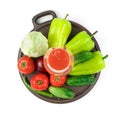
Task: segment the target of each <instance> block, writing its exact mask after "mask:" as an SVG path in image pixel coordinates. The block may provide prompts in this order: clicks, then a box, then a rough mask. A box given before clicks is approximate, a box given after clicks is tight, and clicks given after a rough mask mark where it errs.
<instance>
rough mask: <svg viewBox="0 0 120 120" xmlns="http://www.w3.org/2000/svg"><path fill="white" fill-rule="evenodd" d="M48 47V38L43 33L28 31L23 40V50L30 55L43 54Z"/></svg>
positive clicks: (37, 55)
mask: <svg viewBox="0 0 120 120" xmlns="http://www.w3.org/2000/svg"><path fill="white" fill-rule="evenodd" d="M47 49H48V40H47V38H46V37H45V36H44V35H43V34H42V33H41V32H37V31H32V32H30V33H28V34H27V35H26V36H25V38H24V39H23V41H22V44H21V51H22V52H23V54H24V55H27V56H29V57H35V58H36V57H39V56H43V55H44V53H45V52H46V51H47Z"/></svg>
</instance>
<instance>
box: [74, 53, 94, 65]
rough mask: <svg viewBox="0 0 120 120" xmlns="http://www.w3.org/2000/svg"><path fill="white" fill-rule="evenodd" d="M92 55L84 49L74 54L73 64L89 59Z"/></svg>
mask: <svg viewBox="0 0 120 120" xmlns="http://www.w3.org/2000/svg"><path fill="white" fill-rule="evenodd" d="M92 55H93V54H92V52H89V51H84V52H81V53H78V54H76V55H75V56H74V59H75V65H76V64H78V63H81V62H85V61H87V60H89V59H91V58H92Z"/></svg>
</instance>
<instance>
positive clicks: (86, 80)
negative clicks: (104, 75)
mask: <svg viewBox="0 0 120 120" xmlns="http://www.w3.org/2000/svg"><path fill="white" fill-rule="evenodd" d="M94 83H95V77H94V76H93V75H81V76H75V77H69V78H68V79H67V81H66V84H67V85H70V86H84V85H91V84H94Z"/></svg>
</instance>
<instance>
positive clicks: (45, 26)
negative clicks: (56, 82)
mask: <svg viewBox="0 0 120 120" xmlns="http://www.w3.org/2000/svg"><path fill="white" fill-rule="evenodd" d="M48 15H51V16H52V19H51V20H47V21H45V22H44V23H40V22H39V23H38V19H39V20H40V18H42V17H45V16H48ZM56 17H57V16H56V14H55V12H53V11H51V10H49V11H45V12H42V13H39V14H37V15H36V16H34V17H33V19H32V22H33V26H34V28H33V30H32V31H40V32H42V33H43V35H45V36H46V37H47V36H48V31H49V27H50V23H51V21H52V20H53V19H54V18H56ZM70 22H71V24H72V32H71V34H70V36H69V38H68V41H69V40H70V39H71V38H73V37H74V36H75V35H76V34H77V33H78V32H80V31H83V30H85V31H87V32H88V34H90V35H91V33H90V32H89V31H88V30H87V29H86V28H85V27H83V26H82V25H80V24H78V23H76V22H73V21H70ZM92 39H93V41H94V42H95V48H94V49H93V50H92V51H96V50H99V51H100V48H99V45H98V43H97V41H96V39H95V38H94V37H93V38H92ZM22 55H23V53H22V52H21V50H19V53H18V59H19V58H20V57H21V56H22ZM35 73H38V71H35V72H34V73H32V74H31V75H26V78H27V80H28V83H29V81H30V79H31V77H32V76H33V75H34V74H35ZM99 75H100V73H97V74H95V78H96V82H97V80H98V78H99ZM20 76H21V78H22V77H23V74H21V73H20ZM96 82H95V83H94V84H92V85H88V86H82V87H73V86H72V87H71V86H67V85H64V87H67V88H70V89H73V90H74V91H75V97H74V98H73V99H70V100H69V99H56V98H48V97H44V96H42V95H39V94H36V93H34V92H32V91H30V92H31V93H33V94H34V95H35V96H37V97H38V98H40V99H42V100H45V101H47V102H52V103H69V102H73V101H75V100H78V99H80V98H81V97H83V96H85V95H86V94H87V93H88V92H89V91H90V90H91V89H92V88H93V87H94V85H95V84H96Z"/></svg>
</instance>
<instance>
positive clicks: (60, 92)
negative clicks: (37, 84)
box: [49, 86, 75, 99]
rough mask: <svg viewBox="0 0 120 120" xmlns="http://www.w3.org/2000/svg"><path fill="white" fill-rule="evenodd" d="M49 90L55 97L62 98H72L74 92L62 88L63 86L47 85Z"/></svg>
mask: <svg viewBox="0 0 120 120" xmlns="http://www.w3.org/2000/svg"><path fill="white" fill-rule="evenodd" d="M49 92H50V93H51V94H53V95H54V96H56V97H59V98H63V99H72V98H74V96H75V92H74V91H73V90H71V89H68V88H64V87H54V86H50V87H49Z"/></svg>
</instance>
